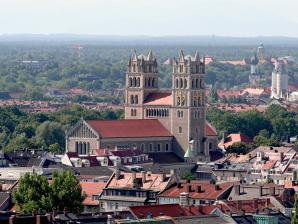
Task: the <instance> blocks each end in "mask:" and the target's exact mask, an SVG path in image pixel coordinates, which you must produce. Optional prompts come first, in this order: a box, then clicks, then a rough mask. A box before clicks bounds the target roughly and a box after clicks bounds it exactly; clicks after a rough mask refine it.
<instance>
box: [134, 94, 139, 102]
mask: <svg viewBox="0 0 298 224" xmlns="http://www.w3.org/2000/svg"><path fill="white" fill-rule="evenodd" d="M138 103H139V97H138V95H135V104H138Z"/></svg>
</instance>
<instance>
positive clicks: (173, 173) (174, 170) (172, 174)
mask: <svg viewBox="0 0 298 224" xmlns="http://www.w3.org/2000/svg"><path fill="white" fill-rule="evenodd" d="M170 174H171V176H172V177H176V176H177V171H176V169H171V171H170Z"/></svg>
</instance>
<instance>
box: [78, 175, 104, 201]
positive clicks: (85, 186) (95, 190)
mask: <svg viewBox="0 0 298 224" xmlns="http://www.w3.org/2000/svg"><path fill="white" fill-rule="evenodd" d="M80 185H81V187H82V192H85V193H86V195H87V196H86V198H85V200H84V202H83V204H84V205H98V204H99V202H98V200H93V199H92V196H93V195H99V194H100V193H101V192H102V191H103V188H104V187H105V185H106V183H104V182H83V181H82V182H80Z"/></svg>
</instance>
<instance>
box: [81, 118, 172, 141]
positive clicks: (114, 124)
mask: <svg viewBox="0 0 298 224" xmlns="http://www.w3.org/2000/svg"><path fill="white" fill-rule="evenodd" d="M86 122H87V123H88V124H89V125H90V126H91V127H92V128H93V129H95V131H97V132H98V133H99V135H100V136H102V137H104V138H138V137H171V136H172V134H171V133H170V132H169V131H168V130H167V129H166V128H165V127H164V126H163V125H162V124H161V123H160V122H159V121H158V120H156V119H136V120H90V121H86Z"/></svg>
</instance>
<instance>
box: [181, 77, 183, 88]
mask: <svg viewBox="0 0 298 224" xmlns="http://www.w3.org/2000/svg"><path fill="white" fill-rule="evenodd" d="M180 88H183V80H182V79H180Z"/></svg>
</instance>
